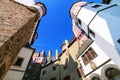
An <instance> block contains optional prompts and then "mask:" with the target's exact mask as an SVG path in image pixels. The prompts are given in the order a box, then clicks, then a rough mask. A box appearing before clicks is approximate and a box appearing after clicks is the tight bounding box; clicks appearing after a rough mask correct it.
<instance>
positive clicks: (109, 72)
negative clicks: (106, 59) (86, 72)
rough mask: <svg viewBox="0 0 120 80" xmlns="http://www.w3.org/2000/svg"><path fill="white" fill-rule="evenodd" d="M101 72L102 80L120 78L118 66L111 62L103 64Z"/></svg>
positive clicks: (117, 79)
mask: <svg viewBox="0 0 120 80" xmlns="http://www.w3.org/2000/svg"><path fill="white" fill-rule="evenodd" d="M101 74H102V80H120V68H119V67H118V66H116V65H113V64H109V65H106V66H104V67H103V69H102V72H101Z"/></svg>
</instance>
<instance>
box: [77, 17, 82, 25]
mask: <svg viewBox="0 0 120 80" xmlns="http://www.w3.org/2000/svg"><path fill="white" fill-rule="evenodd" d="M78 24H79V25H81V26H82V22H81V20H80V19H79V18H78Z"/></svg>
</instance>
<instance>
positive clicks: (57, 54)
mask: <svg viewBox="0 0 120 80" xmlns="http://www.w3.org/2000/svg"><path fill="white" fill-rule="evenodd" d="M58 56H59V53H58V50H56V59H58Z"/></svg>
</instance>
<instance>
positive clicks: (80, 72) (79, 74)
mask: <svg viewBox="0 0 120 80" xmlns="http://www.w3.org/2000/svg"><path fill="white" fill-rule="evenodd" d="M77 72H78V76H79V77H81V76H83V75H84V72H83V69H82V67H79V68H78V69H77Z"/></svg>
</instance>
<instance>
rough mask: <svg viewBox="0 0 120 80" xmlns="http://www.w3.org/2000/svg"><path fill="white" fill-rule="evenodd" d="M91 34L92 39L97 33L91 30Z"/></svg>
mask: <svg viewBox="0 0 120 80" xmlns="http://www.w3.org/2000/svg"><path fill="white" fill-rule="evenodd" d="M89 33H90V35H91V36H92V37H95V33H94V32H93V31H92V30H91V29H89Z"/></svg>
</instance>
